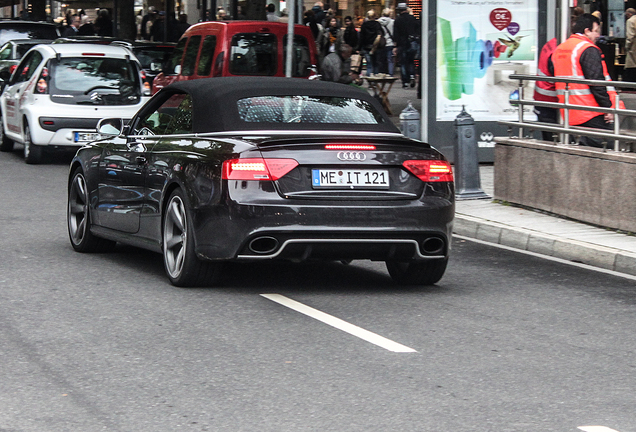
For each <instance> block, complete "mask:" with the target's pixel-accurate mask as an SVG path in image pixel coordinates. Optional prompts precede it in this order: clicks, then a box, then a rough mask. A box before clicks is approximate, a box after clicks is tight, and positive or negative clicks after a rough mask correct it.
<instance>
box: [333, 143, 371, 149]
mask: <svg viewBox="0 0 636 432" xmlns="http://www.w3.org/2000/svg"><path fill="white" fill-rule="evenodd" d="M325 150H375V146H374V145H371V144H327V145H326V146H325Z"/></svg>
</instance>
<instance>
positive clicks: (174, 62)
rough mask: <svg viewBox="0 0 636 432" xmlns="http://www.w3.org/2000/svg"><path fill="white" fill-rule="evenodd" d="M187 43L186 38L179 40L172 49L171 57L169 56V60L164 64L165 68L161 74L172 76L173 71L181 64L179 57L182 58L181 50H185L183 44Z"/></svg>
mask: <svg viewBox="0 0 636 432" xmlns="http://www.w3.org/2000/svg"><path fill="white" fill-rule="evenodd" d="M187 41H188V39H187V38H183V39H181V40H179V42H178V43H177V46H176V47H175V48H174V51H173V52H172V55H171V56H170V60H168V62H167V64H166V68H165V69H164V71H163V73H164V74H166V75H174V74H175V72H174V69H175V68H176V67H177V66H179V65H180V64H181V57H183V49H184V48H185V44H186V42H187Z"/></svg>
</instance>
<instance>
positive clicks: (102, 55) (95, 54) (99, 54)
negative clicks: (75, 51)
mask: <svg viewBox="0 0 636 432" xmlns="http://www.w3.org/2000/svg"><path fill="white" fill-rule="evenodd" d="M82 55H85V56H101V57H104V56H105V55H106V54H104V53H82Z"/></svg>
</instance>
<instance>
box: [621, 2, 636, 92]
mask: <svg viewBox="0 0 636 432" xmlns="http://www.w3.org/2000/svg"><path fill="white" fill-rule="evenodd" d="M625 17H626V18H627V22H626V23H625V69H624V70H623V81H629V82H636V9H634V8H628V9H627V10H626V11H625Z"/></svg>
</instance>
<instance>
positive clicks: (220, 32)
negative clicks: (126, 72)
mask: <svg viewBox="0 0 636 432" xmlns="http://www.w3.org/2000/svg"><path fill="white" fill-rule="evenodd" d="M294 32H295V33H294V48H293V53H292V54H293V63H292V65H293V67H292V76H293V77H297V78H309V77H310V76H312V75H315V71H316V64H317V59H318V56H317V53H316V44H315V42H314V38H313V36H312V34H311V30H310V29H309V27H307V26H303V25H295V26H294ZM286 47H287V23H280V22H269V21H209V22H202V23H198V24H195V25H192V26H190V27H189V28H188V29H187V30H186V31H185V33H184V34H183V35H182V36H181V39H179V42H178V43H177V46H176V47H175V49H174V52H173V54H172V56H171V57H170V59H169V60H168V62H167V63H166V64H165V65H164V68H163V72H162V73H160V74H159V75H158V76H157V77H156V78H155V80H154V82H153V90H152V92H153V94H154V93H156V92H157V91H158V90H159V89H161V88H163V87H165V86H167V85H168V84H170V83H173V82H176V81H187V80H192V79H198V78H208V77H221V76H246V75H249V76H278V77H284V76H285V62H286V58H287V48H286Z"/></svg>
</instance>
